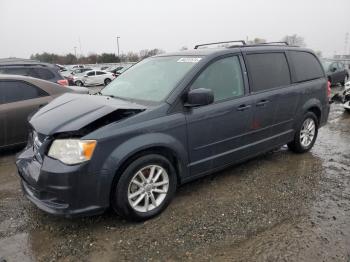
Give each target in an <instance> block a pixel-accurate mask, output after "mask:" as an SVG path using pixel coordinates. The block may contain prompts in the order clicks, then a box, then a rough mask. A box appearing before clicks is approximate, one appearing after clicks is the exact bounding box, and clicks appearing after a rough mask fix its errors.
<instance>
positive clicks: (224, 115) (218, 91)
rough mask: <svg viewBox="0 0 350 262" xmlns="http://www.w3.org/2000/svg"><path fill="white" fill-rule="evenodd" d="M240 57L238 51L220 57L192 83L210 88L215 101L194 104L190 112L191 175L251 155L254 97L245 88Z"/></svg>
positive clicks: (192, 87)
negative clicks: (202, 104) (207, 103)
mask: <svg viewBox="0 0 350 262" xmlns="http://www.w3.org/2000/svg"><path fill="white" fill-rule="evenodd" d="M240 61H241V59H240V56H238V55H235V56H229V57H225V58H221V59H219V60H216V61H214V62H212V63H211V64H209V66H207V67H206V68H205V69H204V70H203V71H202V73H201V74H200V75H199V76H198V77H197V79H196V80H195V81H194V82H193V83H192V85H191V89H196V88H206V89H211V90H212V91H213V93H214V103H212V104H209V105H206V106H201V107H194V108H192V109H190V110H189V112H188V113H187V114H186V121H187V133H188V136H187V137H188V151H189V155H190V172H191V175H200V174H202V173H207V172H209V171H210V170H212V169H216V168H220V167H223V166H225V165H228V164H232V163H233V162H237V161H239V160H240V159H243V158H246V157H247V156H248V155H249V143H250V142H251V141H250V136H249V130H250V126H251V123H252V117H253V112H252V101H251V98H250V97H249V96H248V95H247V94H246V92H245V90H246V89H245V84H244V81H243V74H242V66H241V63H240ZM247 145H248V146H247Z"/></svg>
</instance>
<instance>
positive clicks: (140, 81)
mask: <svg viewBox="0 0 350 262" xmlns="http://www.w3.org/2000/svg"><path fill="white" fill-rule="evenodd" d="M200 60H201V58H200V57H192V56H191V57H190V56H186V57H183V56H162V57H151V58H148V59H145V60H143V61H141V62H139V63H137V64H136V65H134V66H133V67H131V68H130V69H128V70H126V71H125V72H124V73H123V74H121V75H120V76H118V77H117V78H116V79H115V80H113V81H112V82H111V83H110V84H109V85H108V86H106V87H105V88H104V89H103V90H102V91H101V94H102V95H106V96H114V97H119V98H122V99H130V100H141V101H145V102H161V101H163V100H164V99H166V98H167V97H168V96H169V94H170V92H171V91H172V90H173V89H174V88H175V87H176V86H177V84H178V83H179V82H180V81H181V80H182V79H183V78H184V76H185V75H186V73H187V72H189V71H190V70H191V68H193V67H194V66H195V65H196V63H198V62H199V61H200Z"/></svg>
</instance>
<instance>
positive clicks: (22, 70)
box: [0, 67, 31, 76]
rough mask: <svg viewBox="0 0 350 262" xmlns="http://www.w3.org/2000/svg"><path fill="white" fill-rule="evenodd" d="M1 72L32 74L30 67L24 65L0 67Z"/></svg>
mask: <svg viewBox="0 0 350 262" xmlns="http://www.w3.org/2000/svg"><path fill="white" fill-rule="evenodd" d="M0 74H9V75H21V76H31V75H30V72H29V68H24V67H12V68H11V67H10V68H6V67H5V68H0Z"/></svg>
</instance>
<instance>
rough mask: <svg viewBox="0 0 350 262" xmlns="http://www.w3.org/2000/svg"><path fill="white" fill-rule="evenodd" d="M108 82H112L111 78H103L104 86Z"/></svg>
mask: <svg viewBox="0 0 350 262" xmlns="http://www.w3.org/2000/svg"><path fill="white" fill-rule="evenodd" d="M110 82H112V80H111V79H109V78H106V79H105V81H104V83H105V86H106V85H108V84H109V83H110Z"/></svg>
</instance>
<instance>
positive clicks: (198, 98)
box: [185, 88, 214, 107]
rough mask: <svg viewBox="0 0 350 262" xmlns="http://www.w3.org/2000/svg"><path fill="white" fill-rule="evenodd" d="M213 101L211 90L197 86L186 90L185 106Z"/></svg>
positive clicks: (200, 104)
mask: <svg viewBox="0 0 350 262" xmlns="http://www.w3.org/2000/svg"><path fill="white" fill-rule="evenodd" d="M213 102H214V94H213V91H212V90H210V89H206V88H197V89H193V90H191V91H189V92H188V94H187V99H186V103H185V106H186V107H196V106H205V105H209V104H211V103H213Z"/></svg>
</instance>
